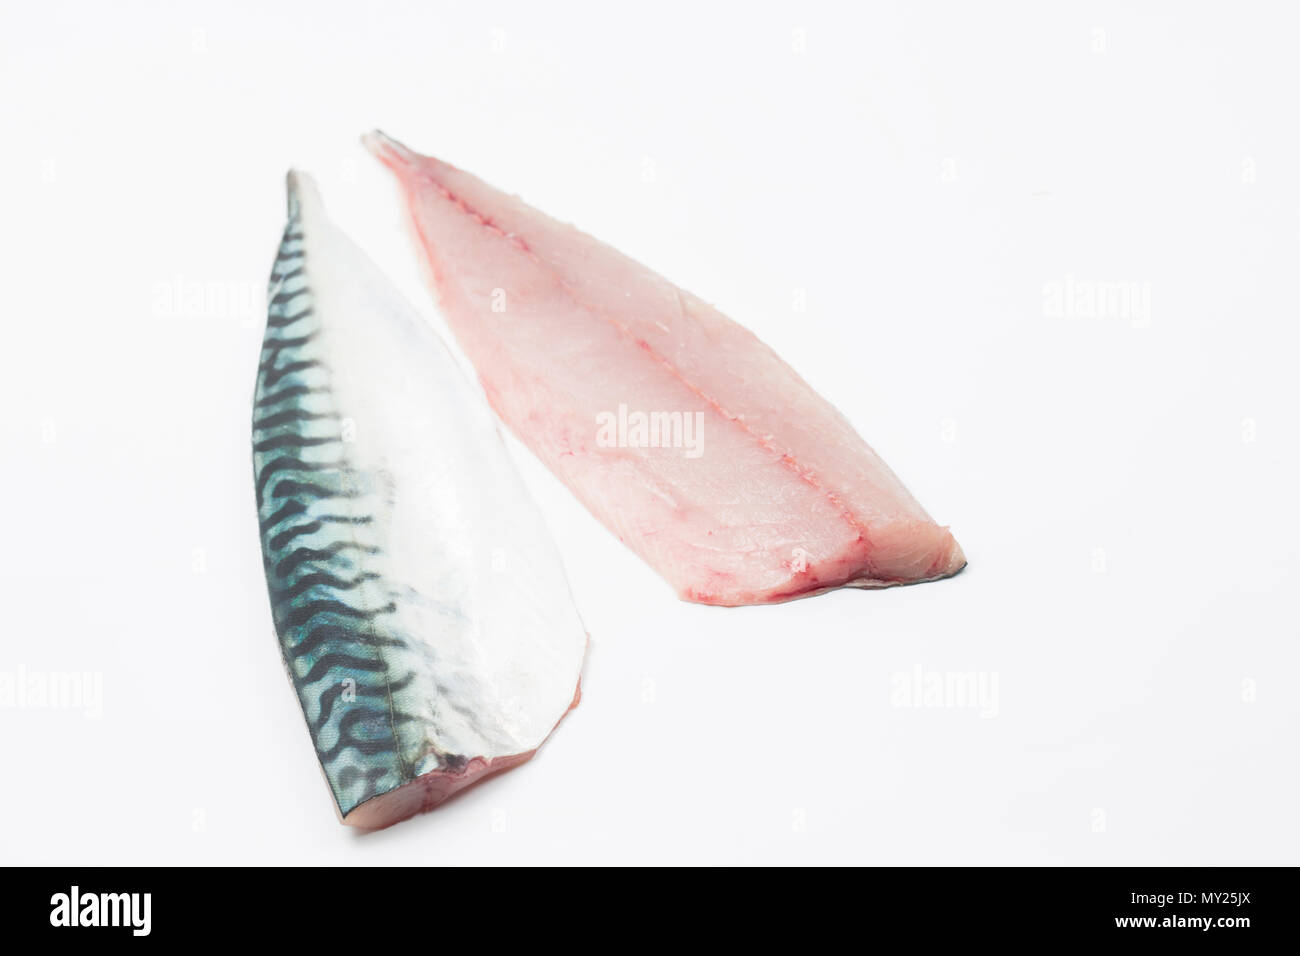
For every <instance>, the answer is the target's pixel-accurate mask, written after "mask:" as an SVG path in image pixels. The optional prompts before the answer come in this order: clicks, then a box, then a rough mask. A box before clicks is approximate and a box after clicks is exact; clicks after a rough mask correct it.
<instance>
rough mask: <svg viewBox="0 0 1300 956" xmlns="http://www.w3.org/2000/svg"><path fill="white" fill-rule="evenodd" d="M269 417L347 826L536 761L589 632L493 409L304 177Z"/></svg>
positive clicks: (284, 257) (292, 568) (268, 512)
mask: <svg viewBox="0 0 1300 956" xmlns="http://www.w3.org/2000/svg"><path fill="white" fill-rule="evenodd" d="M269 300H270V306H269V313H268V317H267V324H266V337H265V340H264V342H263V346H262V358H261V364H260V367H259V369H258V375H257V390H256V395H255V398H254V409H253V470H254V479H255V487H256V493H257V510H258V518H259V520H260V525H261V539H262V554H263V563H264V565H265V568H266V581H267V586H268V589H269V591H270V596H271V607H272V612H273V616H274V618H275V627H276V632H277V635H278V636H279V641H280V648H281V652H282V654H283V657H284V662H285V666H286V668H287V670H288V672H289V677H290V680H291V681H292V683H293V686H294V689H295V690H296V692H297V694H298V698H299V702H300V703H301V705H302V711H303V715H304V716H305V717H306V720H307V725H308V729H309V731H310V733H311V738H312V742H313V744H314V745H315V747H316V752H317V756H318V758H319V760H320V764H321V767H322V769H323V770H324V773H325V778H326V781H327V782H328V784H329V787H330V791H331V793H332V794H333V796H334V801H335V804H336V807H337V809H338V812H339V815H340V817H341V818H342V819H343V822H345V823H349V824H353V825H355V826H360V827H367V828H372V827H381V826H387V825H388V824H390V823H394V822H396V821H398V820H401V819H403V818H405V817H408V816H410V815H412V814H414V813H418V812H420V811H422V810H427V809H429V808H430V807H432V806H434V805H436V804H437V803H439V802H441V801H442V800H444V799H446V798H447V797H449V796H451V794H453V793H455V792H456V791H458V790H461V789H463V788H464V787H466V786H468V785H470V784H472V783H474V782H475V781H476V780H478V779H480V778H482V777H484V776H487V775H489V774H491V773H494V772H496V771H498V770H504V769H507V768H509V767H512V766H514V765H516V764H518V763H522V762H523V761H525V760H527V759H528V758H529V757H530V756H531V755H532V754H533V752H534V751H535V750H536V749H537V748H538V747H539V746H540V745H541V744H542V742H543V741H544V740H545V739H546V737H547V736H548V735H549V734H550V732H551V731H552V729H553V728H554V727H555V725H556V724H557V723H558V722H559V720H560V718H562V717H563V716H564V715H565V714H566V713H567V712H568V711H569V709H570V708H571V707H572V706H573V705H574V704H576V703H577V693H578V684H579V678H580V675H581V669H582V662H583V658H584V655H585V653H586V645H587V636H586V632H585V630H584V629H583V626H582V622H581V621H580V620H579V618H578V613H577V611H576V610H575V608H574V606H573V601H572V598H571V597H570V594H569V586H568V583H567V582H566V580H565V577H564V572H563V570H562V568H561V565H560V562H559V557H558V555H557V554H556V552H555V548H554V546H553V544H552V542H551V540H550V537H549V535H548V533H547V531H546V528H545V526H544V524H543V522H542V519H541V515H540V514H539V513H538V511H537V509H536V507H535V506H534V505H533V503H532V500H531V499H530V498H529V497H528V494H527V491H526V490H525V488H524V486H523V484H522V482H521V480H520V478H519V477H518V475H517V474H516V473H515V471H514V468H513V467H512V465H511V463H510V461H509V459H508V457H507V453H506V450H505V447H504V444H503V443H502V440H501V436H500V434H499V433H498V431H497V428H496V423H495V421H494V420H493V418H492V414H491V412H490V411H489V410H488V408H487V405H486V404H485V403H484V402H483V400H482V397H481V396H480V395H479V394H477V389H476V388H475V387H474V386H473V384H472V383H471V382H470V381H469V380H468V379H467V378H466V377H465V376H464V374H463V373H462V372H461V370H460V368H459V366H457V365H456V364H455V360H454V359H453V357H452V356H451V354H450V353H449V352H448V351H447V349H446V347H445V346H444V345H443V343H442V341H441V340H440V339H439V338H438V336H437V334H436V333H435V332H434V331H433V329H432V327H431V326H430V325H429V324H428V323H427V322H426V321H425V320H424V319H422V318H421V317H420V316H419V315H418V314H417V313H416V312H415V310H414V309H413V308H412V307H411V306H410V305H409V304H408V303H407V302H406V301H405V300H403V299H402V298H401V296H400V295H399V294H398V293H397V292H396V290H394V289H393V288H392V286H391V285H390V284H389V281H388V280H387V279H386V278H385V277H384V276H383V275H382V274H381V273H380V272H379V271H378V269H377V268H376V267H375V266H374V265H373V264H372V263H371V262H370V260H369V259H367V258H366V256H365V254H364V253H362V252H361V250H360V249H358V248H357V247H356V246H355V245H353V243H352V242H351V241H350V240H349V239H348V238H347V237H346V236H345V235H344V234H343V233H342V232H340V231H339V230H338V229H337V228H335V227H334V226H333V225H332V224H331V223H330V221H329V220H328V219H327V218H326V216H325V212H324V210H323V208H322V205H321V202H320V198H319V196H318V195H317V193H316V189H315V187H314V184H312V182H311V181H310V179H309V178H307V177H306V176H304V175H302V174H299V173H291V174H290V175H289V222H288V226H287V227H286V228H285V232H284V237H283V240H282V242H281V244H280V247H279V250H278V252H277V254H276V258H275V265H274V267H273V270H272V273H271V285H270V290H269Z"/></svg>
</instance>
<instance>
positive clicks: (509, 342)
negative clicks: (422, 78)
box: [365, 132, 966, 605]
mask: <svg viewBox="0 0 1300 956" xmlns="http://www.w3.org/2000/svg"><path fill="white" fill-rule="evenodd" d="M365 142H366V145H367V146H368V147H369V148H370V150H371V151H372V152H373V153H374V154H375V155H376V156H378V157H379V159H381V160H382V161H383V162H384V163H385V165H387V166H388V168H389V169H390V170H392V171H393V172H394V173H395V174H396V176H397V178H398V180H399V181H400V183H401V186H402V188H403V190H404V191H405V195H406V200H407V203H408V205H409V209H410V214H411V217H412V220H413V223H414V227H415V234H416V237H417V241H418V244H419V246H420V248H421V251H422V252H423V255H424V257H425V259H426V261H427V265H428V266H429V270H428V271H429V273H430V275H431V278H432V282H433V285H434V287H435V290H436V292H437V295H438V299H439V301H440V303H441V306H442V310H443V312H444V314H445V316H446V318H447V321H448V323H449V325H450V327H451V329H452V331H453V332H454V333H455V335H456V337H457V339H458V340H459V342H460V344H461V346H462V348H463V349H464V351H465V352H466V354H467V355H468V356H469V358H470V360H471V361H472V362H473V364H474V365H475V367H476V368H477V370H478V374H479V379H480V381H481V382H482V384H483V387H484V389H485V391H486V392H487V396H488V400H489V402H490V403H491V404H492V406H493V408H495V409H496V411H497V413H498V414H499V415H500V416H501V418H502V420H503V421H505V423H506V424H507V425H508V426H509V427H510V428H511V429H512V430H513V431H514V432H515V434H516V435H518V436H519V438H520V439H521V440H522V441H523V442H524V443H525V444H527V445H528V447H529V448H531V449H532V450H533V452H535V453H536V454H537V456H538V457H539V458H541V459H542V461H543V462H545V463H546V465H547V466H548V467H550V469H551V470H552V471H553V472H555V474H556V475H557V476H559V478H560V479H561V480H562V481H563V482H564V483H565V484H566V485H568V486H569V488H571V489H572V490H573V492H574V493H575V494H576V495H577V496H578V498H579V499H580V500H581V501H582V502H583V504H585V505H586V506H587V508H588V509H590V511H591V512H592V513H593V514H594V515H595V516H596V517H597V518H599V519H600V520H601V521H602V522H604V524H605V525H606V526H607V527H608V528H609V529H610V530H611V531H613V532H614V533H615V534H616V535H617V536H618V537H619V538H620V539H621V540H622V541H623V542H624V543H625V544H627V545H628V546H629V547H631V548H632V549H633V550H634V551H636V553H637V554H639V555H641V557H642V558H644V559H645V560H646V561H647V562H648V563H649V564H650V566H651V567H653V568H654V569H655V570H656V571H658V572H659V573H660V574H661V575H662V576H663V577H664V578H666V579H667V580H668V582H669V583H670V584H671V585H672V586H673V587H674V588H675V589H676V590H677V592H678V594H679V595H680V596H681V597H682V598H684V599H686V600H689V601H698V602H701V603H704V604H724V605H738V604H763V603H769V602H774V601H781V600H785V599H788V598H793V597H798V596H801V595H806V594H812V593H816V592H820V591H824V590H827V589H830V588H835V587H841V586H846V585H847V586H854V587H871V588H874V587H887V586H889V585H894V584H907V583H911V582H917V581H929V580H933V579H935V578H942V577H947V576H948V575H951V574H954V573H956V572H957V571H959V570H961V568H962V567H963V566H964V565H965V563H966V559H965V557H964V556H963V554H962V551H961V548H960V547H958V545H957V542H956V541H955V540H954V539H953V536H952V535H951V534H950V533H949V531H948V529H947V528H946V527H941V526H940V525H937V524H935V522H934V521H933V520H932V519H931V518H930V516H929V515H928V514H926V512H925V510H924V509H923V508H922V507H921V506H920V505H919V504H918V503H917V501H916V499H915V498H913V497H912V495H911V494H910V493H909V492H908V491H907V489H906V488H904V487H903V484H902V482H900V481H899V480H898V478H897V477H896V476H895V475H894V473H893V472H892V471H890V470H889V468H888V466H886V465H885V463H884V462H883V461H881V460H880V458H879V456H877V455H876V453H875V452H873V451H872V450H871V448H870V447H868V445H867V443H866V442H864V441H863V440H862V439H861V438H860V437H859V436H858V434H857V433H856V432H855V431H854V430H853V428H852V426H851V425H849V423H848V422H847V421H846V420H845V418H844V417H843V416H842V415H841V414H840V413H839V412H838V411H836V409H835V408H834V407H833V406H831V405H830V403H828V402H827V401H826V400H825V399H823V398H822V397H821V396H820V395H818V394H817V393H816V392H815V391H813V390H812V388H811V387H809V386H808V384H807V383H805V382H804V381H803V379H801V378H800V377H799V376H798V375H797V374H796V373H795V372H794V370H792V369H791V368H790V367H789V366H788V365H786V364H785V362H783V361H781V359H780V358H779V357H778V356H777V355H776V354H775V353H774V352H773V351H772V350H771V349H769V348H768V347H767V346H766V345H764V344H763V343H762V342H760V341H759V340H758V339H757V338H756V337H755V336H754V335H753V334H752V333H751V332H749V331H748V330H747V329H745V328H743V327H741V326H739V325H737V324H736V323H735V322H732V321H731V320H730V319H728V318H727V317H726V316H724V315H722V314H721V313H720V312H718V311H717V310H716V309H714V308H712V307H711V306H710V305H708V303H706V302H703V301H701V300H700V299H698V298H696V297H695V296H693V295H691V294H690V293H689V292H685V291H683V290H681V289H679V288H677V287H676V286H674V285H673V284H672V283H670V282H668V281H667V280H666V279H664V278H662V277H660V276H658V275H656V274H655V273H654V272H651V271H650V270H649V269H647V268H646V267H644V266H642V265H640V264H638V263H636V262H634V261H632V260H631V259H629V258H627V257H626V256H624V255H622V254H621V253H619V252H618V251H616V250H614V249H612V248H610V247H609V246H607V245H605V244H603V243H601V242H599V241H597V240H595V239H593V238H592V237H590V236H587V235H585V234H583V233H581V232H579V231H578V230H577V229H575V228H574V227H572V226H570V225H567V224H565V223H561V222H557V221H556V220H554V219H551V218H549V217H547V216H546V215H544V214H542V213H540V212H538V211H537V210H535V209H532V208H531V207H529V206H527V205H526V204H524V203H523V202H522V201H521V200H519V199H518V198H516V197H514V196H510V195H507V194H505V193H503V192H501V191H499V190H497V189H494V188H493V187H491V186H489V185H487V184H486V183H484V182H482V181H480V180H478V179H476V178H475V177H474V176H471V175H470V174H469V173H466V172H462V171H461V170H459V169H456V168H455V167H454V166H450V165H448V164H447V163H444V162H441V161H439V160H437V159H433V158H431V157H427V156H421V155H419V154H418V153H415V152H413V151H411V150H409V149H407V148H406V147H404V146H402V145H401V144H399V143H397V142H395V141H393V140H391V139H389V138H388V137H386V136H384V135H383V134H382V133H379V132H374V133H371V134H369V135H367V136H366V137H365Z"/></svg>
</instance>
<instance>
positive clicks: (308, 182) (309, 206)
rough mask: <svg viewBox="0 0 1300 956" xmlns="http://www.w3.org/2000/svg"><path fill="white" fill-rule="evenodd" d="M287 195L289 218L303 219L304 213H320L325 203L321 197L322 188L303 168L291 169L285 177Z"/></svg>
mask: <svg viewBox="0 0 1300 956" xmlns="http://www.w3.org/2000/svg"><path fill="white" fill-rule="evenodd" d="M284 188H285V195H286V197H287V201H288V208H289V218H290V219H301V218H302V217H303V216H304V215H311V214H313V213H320V212H323V211H324V208H325V205H324V203H323V202H322V201H321V198H320V189H319V188H318V187H317V186H316V180H315V179H313V178H312V176H311V174H310V173H304V172H303V171H302V170H301V169H291V170H289V173H288V175H287V176H285V177H284Z"/></svg>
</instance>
